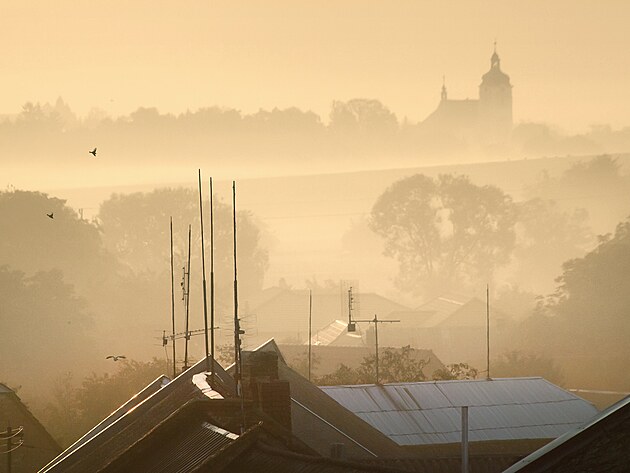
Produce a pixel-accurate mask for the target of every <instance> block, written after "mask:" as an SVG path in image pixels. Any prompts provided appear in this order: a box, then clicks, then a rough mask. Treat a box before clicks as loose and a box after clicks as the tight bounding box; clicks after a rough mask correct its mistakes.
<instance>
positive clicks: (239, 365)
mask: <svg viewBox="0 0 630 473" xmlns="http://www.w3.org/2000/svg"><path fill="white" fill-rule="evenodd" d="M232 221H233V225H234V355H235V360H234V361H235V369H236V372H237V376H236V383H237V392H240V397H241V433H242V432H244V431H245V400H244V398H245V393H244V392H243V357H242V356H241V355H242V353H241V334H242V333H243V331H242V330H241V324H240V321H239V318H238V277H237V272H236V268H237V263H236V261H237V259H236V182H235V181H232Z"/></svg>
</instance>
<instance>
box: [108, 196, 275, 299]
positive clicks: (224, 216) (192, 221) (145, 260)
mask: <svg viewBox="0 0 630 473" xmlns="http://www.w3.org/2000/svg"><path fill="white" fill-rule="evenodd" d="M204 212H205V213H206V216H205V218H204V225H205V226H206V227H209V226H210V222H209V214H210V208H209V203H208V201H206V202H205V203H204ZM171 216H173V227H174V251H175V261H176V262H177V267H178V268H181V267H183V266H184V264H185V261H186V259H187V253H188V249H187V247H188V225H191V226H192V227H191V228H192V243H191V246H192V249H191V267H192V268H193V269H192V270H194V271H195V272H196V273H197V274H201V263H200V260H201V252H200V241H201V237H200V228H199V196H198V193H197V191H196V190H193V189H184V188H177V189H170V188H164V189H157V190H155V191H153V192H150V193H141V192H138V193H134V194H124V195H123V194H114V195H112V197H111V198H110V199H109V200H107V201H105V202H104V203H103V204H102V205H101V207H100V211H99V214H98V218H99V221H100V222H101V225H102V230H103V239H104V241H105V244H106V246H107V248H109V249H110V251H112V252H113V253H114V254H115V255H116V256H118V257H119V258H120V260H121V261H122V262H124V263H126V264H127V265H129V267H131V268H132V269H133V271H134V272H135V273H136V274H139V273H149V274H156V275H160V274H164V273H168V271H169V270H170V266H169V264H170V263H169V260H170V254H169V253H170V249H169V248H170V236H169V232H170V231H169V218H170V217H171ZM206 218H207V219H208V220H206ZM214 229H215V236H214V246H215V273H216V275H217V279H216V284H217V288H216V293H217V294H218V295H220V294H230V293H231V292H232V285H233V277H232V274H233V269H232V265H233V259H232V254H233V249H232V245H233V234H232V209H231V207H230V206H229V205H227V204H225V203H223V202H220V201H218V200H217V199H214ZM237 231H238V257H239V265H240V266H242V267H246V268H247V271H244V272H242V273H241V274H240V278H239V289H240V290H241V295H242V296H243V297H244V298H245V299H246V298H248V297H253V296H254V295H255V294H256V293H257V292H258V291H260V290H261V288H262V282H263V277H264V274H265V271H266V269H267V264H268V263H267V261H268V257H267V251H266V250H265V249H263V248H262V247H261V244H260V239H261V231H260V229H259V227H258V226H257V224H256V223H255V221H254V218H253V216H252V215H251V214H250V213H249V212H247V211H240V212H238V214H237ZM204 236H205V245H206V255H207V257H206V259H207V260H208V261H207V263H208V264H209V258H210V250H211V248H210V235H209V229H206V231H205V235H204ZM192 270H191V271H192ZM207 271H208V270H207ZM197 280H198V278H193V281H197ZM193 289H194V290H195V292H196V293H197V294H200V293H201V287H194V288H193ZM230 300H231V296H229V297H227V296H226V297H225V300H223V299H221V301H222V303H223V304H224V305H226V304H228V303H229V301H230ZM221 301H220V302H221Z"/></svg>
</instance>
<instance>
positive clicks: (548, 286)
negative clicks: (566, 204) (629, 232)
mask: <svg viewBox="0 0 630 473" xmlns="http://www.w3.org/2000/svg"><path fill="white" fill-rule="evenodd" d="M587 222H588V215H587V213H586V211H585V210H583V209H575V210H573V211H567V210H563V209H562V208H560V207H559V206H558V205H557V204H556V203H555V202H553V201H549V200H543V199H539V198H535V199H531V200H528V201H525V202H523V203H520V204H518V222H517V224H516V234H517V240H516V248H515V251H514V258H515V260H516V262H517V266H518V267H517V269H516V273H515V276H514V277H515V279H516V280H517V281H518V283H519V284H520V285H522V286H524V287H527V288H528V289H530V290H533V291H535V292H537V293H546V292H547V293H548V292H550V291H552V290H553V280H554V279H555V277H556V276H557V275H558V273H559V272H560V270H561V268H562V263H564V262H565V261H567V260H568V259H570V258H575V257H576V256H582V255H583V254H584V252H585V251H586V250H587V249H588V247H589V246H590V245H592V243H593V236H592V234H591V232H590V228H589V226H588V223H587Z"/></svg>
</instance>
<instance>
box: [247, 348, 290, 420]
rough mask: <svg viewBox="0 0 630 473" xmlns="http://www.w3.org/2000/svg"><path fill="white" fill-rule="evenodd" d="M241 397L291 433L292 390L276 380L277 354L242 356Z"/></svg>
mask: <svg viewBox="0 0 630 473" xmlns="http://www.w3.org/2000/svg"><path fill="white" fill-rule="evenodd" d="M242 379H243V393H244V394H245V398H246V399H250V400H252V401H253V402H254V405H255V406H256V407H258V408H259V409H260V410H262V411H263V412H264V413H265V414H267V415H269V416H270V417H272V418H273V419H274V420H276V421H277V422H278V423H280V424H281V425H282V426H283V427H285V428H286V429H288V430H289V431H291V390H290V387H289V382H288V381H283V380H280V379H278V354H277V353H276V352H274V351H257V352H243V378H242Z"/></svg>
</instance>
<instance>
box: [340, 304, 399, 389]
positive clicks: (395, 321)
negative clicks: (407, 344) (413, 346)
mask: <svg viewBox="0 0 630 473" xmlns="http://www.w3.org/2000/svg"><path fill="white" fill-rule="evenodd" d="M357 322H368V323H371V324H374V351H375V354H376V360H375V361H376V373H375V374H376V384H377V385H378V384H381V382H380V381H381V380H380V378H379V372H378V324H394V323H397V322H400V320H378V317H377V316H376V314H374V318H373V319H365V320H355V321H353V324H352V325H353V326H354V325H355V324H356V323H357ZM348 332H350V325H348Z"/></svg>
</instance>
